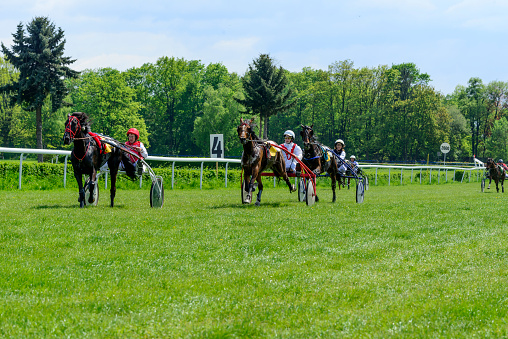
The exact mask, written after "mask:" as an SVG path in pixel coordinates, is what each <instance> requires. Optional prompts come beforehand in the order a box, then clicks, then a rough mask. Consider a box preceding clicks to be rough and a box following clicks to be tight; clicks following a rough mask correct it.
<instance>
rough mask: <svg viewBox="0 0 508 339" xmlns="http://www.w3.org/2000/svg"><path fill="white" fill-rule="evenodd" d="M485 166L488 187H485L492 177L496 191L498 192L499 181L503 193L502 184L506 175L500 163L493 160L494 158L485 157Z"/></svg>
mask: <svg viewBox="0 0 508 339" xmlns="http://www.w3.org/2000/svg"><path fill="white" fill-rule="evenodd" d="M485 168H486V169H488V170H489V187H487V189H489V188H490V183H491V182H492V179H494V181H495V182H496V190H497V192H498V193H499V186H498V183H499V182H501V190H502V192H503V193H504V186H503V184H504V178H505V175H506V172H505V170H504V168H503V167H501V166H500V165H497V164H496V163H495V162H494V159H492V158H488V159H487V164H486V165H485Z"/></svg>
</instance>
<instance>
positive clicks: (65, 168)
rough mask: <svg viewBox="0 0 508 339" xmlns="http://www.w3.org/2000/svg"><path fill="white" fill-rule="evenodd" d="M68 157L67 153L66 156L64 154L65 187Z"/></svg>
mask: <svg viewBox="0 0 508 339" xmlns="http://www.w3.org/2000/svg"><path fill="white" fill-rule="evenodd" d="M68 157H69V156H68V155H66V156H65V160H64V188H65V186H66V185H67V158H68Z"/></svg>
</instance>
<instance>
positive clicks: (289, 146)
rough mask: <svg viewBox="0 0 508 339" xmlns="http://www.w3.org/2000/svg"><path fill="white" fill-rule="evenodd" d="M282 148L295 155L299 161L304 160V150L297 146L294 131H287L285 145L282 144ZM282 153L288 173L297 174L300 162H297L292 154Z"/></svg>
mask: <svg viewBox="0 0 508 339" xmlns="http://www.w3.org/2000/svg"><path fill="white" fill-rule="evenodd" d="M280 147H282V148H284V149H285V150H286V151H289V152H291V153H293V154H294V155H295V156H296V157H297V158H298V159H299V160H302V157H303V153H302V149H301V148H300V146H298V145H297V144H295V133H294V132H293V131H291V130H287V131H286V132H284V143H283V144H281V145H280ZM282 153H283V157H284V160H285V161H286V172H295V171H296V165H297V164H298V161H296V160H295V158H294V157H293V156H292V155H291V154H289V153H286V152H284V151H283V152H282Z"/></svg>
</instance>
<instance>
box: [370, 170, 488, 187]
mask: <svg viewBox="0 0 508 339" xmlns="http://www.w3.org/2000/svg"><path fill="white" fill-rule="evenodd" d="M360 167H361V168H375V169H376V176H375V183H374V184H375V185H377V170H378V168H383V169H386V168H387V169H388V186H389V185H390V178H391V171H392V169H394V170H397V169H400V184H401V185H402V179H403V171H404V170H406V171H407V170H411V183H412V182H413V177H414V175H413V174H414V171H415V170H420V184H421V183H422V172H423V171H424V170H429V183H432V170H434V171H436V170H437V171H438V174H437V183H438V184H439V181H440V178H441V175H440V174H441V171H444V172H445V180H446V181H448V171H451V170H453V176H452V178H453V179H452V180H454V178H455V171H457V170H460V171H463V172H462V179H461V180H460V182H461V183H462V182H463V181H464V176H465V174H466V172H468V173H469V182H471V172H472V171H476V175H477V180H478V175H479V173H480V171H483V170H484V169H485V168H484V167H480V166H475V167H454V166H401V165H399V166H397V165H360Z"/></svg>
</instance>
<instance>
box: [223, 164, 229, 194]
mask: <svg viewBox="0 0 508 339" xmlns="http://www.w3.org/2000/svg"><path fill="white" fill-rule="evenodd" d="M228 165H229V162H226V175H225V179H224V180H225V182H226V188H228Z"/></svg>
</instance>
